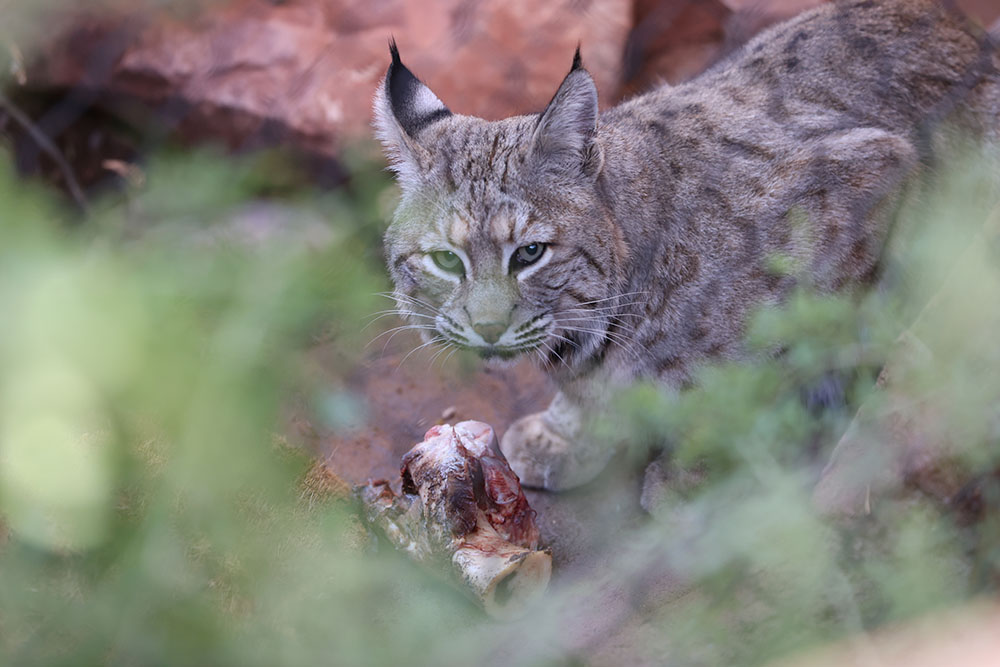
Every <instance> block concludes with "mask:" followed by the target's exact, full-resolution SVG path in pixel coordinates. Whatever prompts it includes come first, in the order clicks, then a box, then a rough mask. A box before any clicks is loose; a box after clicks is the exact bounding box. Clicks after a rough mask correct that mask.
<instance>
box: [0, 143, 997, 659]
mask: <svg viewBox="0 0 1000 667" xmlns="http://www.w3.org/2000/svg"><path fill="white" fill-rule="evenodd" d="M268 164H269V163H268V162H267V161H266V160H264V161H261V160H253V159H251V160H244V161H242V162H240V161H233V160H230V159H222V158H219V157H217V156H213V155H211V154H207V153H193V154H192V153H187V154H172V155H166V156H163V157H160V158H158V159H155V160H153V161H152V162H151V163H150V164H149V165H148V169H147V175H146V176H147V178H146V180H147V184H146V185H145V186H144V187H143V188H140V189H137V190H135V191H132V192H130V193H129V194H128V196H126V197H125V198H124V199H121V200H119V201H114V202H109V203H107V204H100V203H99V204H98V205H95V206H94V210H93V212H92V213H91V214H90V216H89V217H88V218H86V219H84V220H75V221H73V216H72V215H71V214H69V213H68V212H67V211H66V210H63V209H61V208H60V206H59V205H58V204H57V203H56V199H55V197H54V196H53V194H52V193H51V192H48V191H46V190H44V189H41V188H40V187H36V186H33V185H30V184H26V183H24V182H22V181H19V180H17V179H16V178H15V177H13V176H12V174H11V173H10V171H9V169H8V168H7V167H3V171H2V172H0V240H2V242H0V312H3V314H4V326H3V327H2V329H0V364H2V367H3V369H4V373H3V374H2V376H0V511H2V516H3V522H4V538H3V539H4V544H3V546H2V547H0V651H2V653H0V655H2V657H0V662H3V663H4V664H11V665H30V664H45V665H50V664H67V665H69V664H72V665H80V664H126V665H128V664H142V665H149V664H171V665H176V664H240V665H253V664H259V665H272V664H290V665H291V664H301V665H305V664H351V665H353V664H390V663H394V662H402V661H405V662H408V663H417V664H457V663H463V664H467V663H469V662H470V661H472V662H476V661H478V660H491V659H492V660H498V659H500V656H507V659H513V660H515V661H516V662H518V663H528V664H531V663H541V662H549V661H553V660H554V661H556V662H560V661H562V660H563V659H565V658H566V656H565V654H564V652H563V650H562V649H561V648H560V647H559V642H558V641H557V640H555V639H554V638H558V637H559V635H560V633H561V632H564V631H565V630H566V628H565V623H566V622H567V621H566V619H568V618H571V617H572V613H573V612H574V611H576V610H579V609H580V608H581V607H582V606H586V605H587V603H588V602H587V601H588V600H591V599H593V597H592V596H593V595H594V594H595V593H596V591H597V590H599V589H600V588H601V586H603V585H605V584H607V583H608V582H621V581H628V580H630V579H634V580H636V581H637V582H638V581H641V579H642V577H643V576H646V574H647V573H648V571H649V568H650V567H651V565H652V566H654V567H662V566H665V567H669V568H670V569H671V570H672V571H673V572H675V573H676V574H677V576H678V577H679V578H680V579H681V580H684V581H687V582H689V584H690V585H692V586H694V589H693V590H694V591H696V593H695V594H693V595H688V596H684V597H683V598H682V599H680V600H677V601H675V602H673V603H671V604H668V605H663V606H660V607H656V608H653V609H651V610H650V609H647V610H646V612H645V613H646V614H647V616H648V619H647V623H648V624H649V627H651V628H654V629H655V631H654V632H652V634H650V635H649V639H647V640H644V642H638V643H637V644H636V645H635V646H633V647H631V650H633V651H634V654H635V655H636V656H641V657H643V659H646V660H649V661H652V662H658V661H659V660H662V659H663V657H664V656H669V657H670V659H671V660H672V661H673V662H674V663H675V664H706V665H717V664H748V665H755V664H764V663H766V662H767V661H769V660H770V659H773V658H775V657H778V656H782V655H787V654H788V653H789V652H794V651H797V650H800V649H804V648H806V647H809V646H811V645H813V644H816V643H818V642H821V641H827V640H833V639H837V638H839V637H843V636H846V635H849V634H852V633H856V632H859V631H861V630H863V629H866V628H872V627H877V626H879V625H881V624H885V623H889V622H892V621H895V620H899V619H905V618H908V617H910V616H913V615H915V614H918V613H922V612H925V611H929V610H933V609H937V608H941V607H944V606H947V605H955V604H960V603H962V602H963V601H966V600H969V599H971V598H974V597H976V596H977V595H980V594H982V593H985V592H988V591H992V590H993V588H994V586H995V583H996V579H995V572H996V571H997V567H998V565H1000V555H998V554H1000V533H998V531H997V523H996V518H995V516H993V515H990V514H987V520H979V521H976V522H974V523H972V524H968V522H963V521H961V520H960V519H959V517H958V516H957V515H956V513H955V512H954V511H953V510H952V508H950V507H949V506H948V505H947V503H941V502H939V501H938V499H933V498H923V497H922V496H920V494H916V495H915V494H902V495H898V496H894V497H888V498H881V497H879V498H875V499H874V500H873V501H872V507H871V508H870V514H869V515H867V516H864V517H862V518H860V519H855V520H848V521H846V522H839V523H838V522H836V521H829V520H826V519H822V518H820V517H819V516H817V514H816V513H815V511H814V510H813V509H812V504H811V501H810V493H811V490H812V487H813V484H814V483H815V481H816V478H817V476H818V473H819V468H820V467H822V464H823V462H824V461H825V458H826V454H827V453H828V452H829V450H830V448H831V447H832V445H833V444H834V443H835V442H836V441H837V439H838V437H839V436H840V434H842V433H843V432H844V430H845V428H846V427H847V424H848V422H849V421H850V419H851V417H852V415H853V414H854V413H855V411H856V410H857V408H858V406H859V405H861V404H862V403H863V402H864V401H865V400H866V399H867V400H869V401H876V403H877V400H878V396H879V394H878V392H876V391H875V390H874V389H873V383H874V378H875V375H876V374H877V373H878V370H879V368H880V367H881V365H882V363H883V361H884V360H885V359H886V358H888V357H890V356H891V354H892V349H893V341H894V340H895V339H896V337H897V336H898V334H899V333H900V332H901V331H903V330H904V329H906V328H908V327H909V326H910V324H911V323H912V322H913V321H914V320H915V319H916V317H917V315H918V314H919V313H920V312H921V311H922V310H923V309H924V308H925V306H926V304H927V303H928V302H929V301H931V300H932V297H933V296H934V295H935V294H936V293H937V292H939V291H940V290H941V289H942V285H944V284H945V282H946V281H945V278H946V277H947V276H952V279H953V280H958V281H959V285H960V286H959V288H958V291H957V293H958V294H962V295H966V296H967V298H966V299H964V300H963V299H957V300H952V299H951V297H950V296H949V297H948V298H949V307H948V308H946V309H944V311H943V313H944V317H943V318H942V317H941V316H938V315H934V313H936V312H938V310H934V309H930V310H929V311H928V312H930V313H931V314H930V315H927V316H925V317H924V318H923V319H922V320H921V324H920V327H919V329H920V337H921V340H922V341H924V342H925V343H926V344H927V346H928V347H929V348H930V350H931V352H932V355H933V358H934V361H935V362H934V363H932V364H929V365H927V367H926V368H924V369H923V370H922V371H921V372H920V373H916V374H914V378H915V379H913V380H912V382H913V383H916V384H915V385H914V386H919V387H922V388H923V389H921V390H922V391H924V390H929V389H933V390H934V393H933V396H934V399H933V400H934V402H933V403H932V406H933V409H934V411H935V416H934V424H935V428H936V429H937V430H940V431H942V432H953V433H957V434H959V435H960V436H961V437H960V445H961V446H960V447H959V449H958V450H956V451H953V452H951V453H950V455H949V456H950V460H952V461H954V460H955V459H960V460H961V464H962V465H963V466H965V467H964V468H963V469H964V470H967V471H971V472H970V480H974V479H975V478H976V476H977V475H980V474H984V475H985V474H987V473H989V472H990V471H992V470H994V469H996V468H997V467H998V464H1000V461H998V452H1000V448H998V446H997V445H998V438H1000V433H998V422H997V420H996V416H997V415H996V408H995V406H996V404H997V403H996V399H997V398H998V397H1000V374H997V373H996V372H995V369H996V368H998V366H997V361H998V359H997V358H996V357H997V356H998V350H997V349H996V346H995V345H994V344H993V342H994V341H995V337H994V336H993V331H992V330H989V328H990V327H992V325H993V324H995V323H996V322H997V321H998V320H1000V316H998V312H997V311H998V309H1000V263H998V262H997V261H996V259H997V254H996V252H997V251H996V246H995V245H993V246H991V245H990V244H989V243H988V242H984V239H985V240H988V239H986V237H982V236H980V237H976V234H977V233H980V232H981V227H982V221H983V219H984V215H985V212H984V211H983V210H982V209H981V207H979V206H978V205H977V204H978V201H979V200H981V199H982V197H978V198H977V194H976V192H975V191H973V190H970V188H973V185H972V184H974V183H975V181H974V179H971V178H965V176H963V175H956V177H955V178H954V179H952V181H951V182H950V183H949V188H947V189H946V191H945V194H944V195H943V196H941V197H938V198H936V199H934V200H932V201H928V200H922V201H921V202H920V204H919V206H918V208H917V210H915V211H913V213H912V217H913V218H914V219H919V220H916V221H917V222H918V223H920V224H915V225H914V229H917V230H919V231H918V232H914V233H911V234H909V235H904V234H901V235H900V239H899V241H898V242H897V243H896V244H895V245H894V246H893V248H892V251H891V253H890V257H889V267H888V269H887V276H888V277H887V279H886V281H885V282H886V284H887V285H890V286H891V289H890V288H887V289H883V290H879V291H875V292H872V293H870V294H868V295H865V296H837V297H822V298H821V297H816V296H809V295H808V294H807V293H805V292H803V293H799V294H796V295H795V296H794V298H793V299H792V300H791V301H790V303H789V305H788V307H787V308H785V309H783V310H780V311H772V312H765V313H762V314H761V316H760V317H759V318H758V319H757V321H756V322H755V324H754V326H753V328H752V331H751V341H752V344H753V345H755V346H758V349H759V350H760V351H761V360H760V361H759V362H757V363H752V364H741V365H734V366H726V367H717V368H710V369H706V371H705V372H704V374H703V375H702V378H701V384H700V387H698V388H696V389H693V390H691V391H689V392H686V393H684V394H682V395H681V396H679V397H678V396H665V395H663V394H661V393H660V392H659V391H657V390H656V389H654V388H653V387H649V386H641V387H637V388H636V389H634V390H632V391H631V392H629V393H628V394H627V395H626V396H623V397H622V399H621V409H622V411H623V414H624V417H625V418H624V420H623V421H624V423H625V424H626V425H627V428H628V430H627V433H626V434H625V436H624V439H625V440H626V441H628V442H629V443H631V444H632V446H633V449H632V453H633V454H634V455H635V457H636V459H637V460H638V459H641V458H642V457H644V456H646V455H647V453H648V450H647V449H646V447H647V446H654V447H662V446H664V445H667V446H668V447H671V448H672V449H673V454H674V461H675V462H676V465H677V467H678V469H679V470H688V471H692V470H693V471H696V472H695V473H694V474H693V476H694V478H695V479H696V482H694V483H677V484H672V485H667V487H666V491H665V492H664V494H663V497H662V498H661V501H660V505H659V509H658V511H657V512H656V513H655V516H654V517H653V518H652V519H651V520H650V521H649V522H648V523H646V524H643V525H641V526H639V527H637V528H635V529H634V531H633V532H632V533H631V534H632V538H633V539H630V541H629V545H628V548H627V549H625V548H623V549H621V553H620V557H619V558H618V559H617V560H615V561H614V562H613V563H612V564H611V567H610V569H608V570H607V571H602V572H600V573H595V577H594V578H593V580H592V581H591V582H589V583H588V584H587V585H577V586H574V587H571V588H565V587H562V588H560V586H559V585H558V584H557V585H556V586H555V587H554V590H553V594H552V596H551V598H550V599H549V600H548V601H547V603H546V604H545V605H544V606H543V607H541V608H539V609H538V610H536V611H535V612H534V614H533V615H532V616H530V617H529V618H528V619H525V621H523V622H521V623H514V624H510V625H501V626H497V625H495V624H494V623H492V622H490V621H487V620H486V619H485V618H483V617H482V616H480V615H479V612H478V611H477V610H476V609H474V608H473V607H472V606H471V604H470V603H468V602H466V601H465V600H464V599H462V598H460V597H459V596H457V594H455V593H454V592H453V591H451V590H450V589H449V588H448V587H447V586H445V585H444V584H441V583H439V582H437V581H436V580H434V579H428V578H426V576H425V575H424V574H423V573H422V572H419V571H418V570H416V569H415V568H413V567H411V566H410V565H409V564H408V563H407V562H406V561H405V559H402V558H400V557H399V556H397V555H396V554H393V553H391V552H387V551H386V550H385V549H382V550H379V551H372V550H371V548H370V545H369V544H368V542H367V540H366V539H365V538H364V536H363V535H362V534H361V533H360V532H359V531H358V528H357V526H356V525H355V524H354V523H353V520H352V519H351V513H350V510H349V508H346V507H343V506H341V505H339V504H337V503H319V504H314V503H310V502H307V501H306V500H304V499H303V490H302V486H301V481H302V476H303V474H304V473H305V471H306V469H307V468H308V466H309V459H308V456H306V455H304V454H296V453H294V452H293V451H292V450H291V449H289V448H287V447H285V446H283V445H282V444H281V443H280V440H281V438H280V437H279V434H280V433H281V431H282V428H283V424H282V408H283V406H284V405H285V404H286V403H287V400H288V397H289V395H290V394H292V393H293V392H298V393H302V392H305V393H306V394H307V395H309V397H310V402H311V403H313V404H320V403H322V401H323V400H324V397H327V396H328V394H329V392H331V391H333V390H335V389H336V387H333V386H324V385H323V384H322V383H317V382H316V381H315V380H314V379H310V377H311V376H310V375H309V374H308V373H307V372H306V371H307V368H306V365H307V361H306V356H305V355H306V352H307V351H308V350H309V348H310V347H311V346H313V345H315V344H316V343H317V342H319V341H333V343H334V345H336V346H338V347H339V348H340V349H342V350H344V351H346V355H345V358H347V359H351V358H355V357H356V356H358V355H360V352H358V351H359V350H360V349H361V347H362V346H363V340H362V339H361V338H360V337H359V336H360V334H359V328H360V327H358V326H356V323H358V322H364V321H367V319H369V318H370V313H372V312H373V311H374V310H376V309H377V308H378V307H379V305H378V304H376V303H373V297H372V295H373V294H374V293H375V292H378V291H380V290H382V289H384V288H385V285H384V278H383V277H382V275H383V269H382V267H381V260H380V258H379V251H378V242H377V236H378V233H379V230H380V225H381V222H380V220H381V219H382V217H383V216H384V214H385V210H386V206H387V203H386V202H387V199H386V198H387V190H386V188H387V187H388V183H387V180H386V177H385V175H384V174H381V173H379V171H378V169H377V168H373V167H370V166H366V165H365V164H364V163H359V164H358V165H355V167H354V171H355V177H354V178H353V179H352V182H351V186H350V187H348V188H345V189H343V190H341V191H339V192H337V193H334V194H322V193H316V192H306V193H303V194H302V195H301V196H298V197H291V198H286V199H285V200H284V201H282V202H280V203H275V202H270V203H265V202H262V201H260V200H259V199H258V194H259V192H260V187H261V186H260V183H261V179H262V178H263V177H262V175H261V174H262V171H261V170H262V165H263V168H264V173H266V170H267V168H268V167H267V166H268ZM971 173H974V171H970V174H971ZM265 180H266V179H265ZM388 192H389V195H390V200H391V191H388ZM262 206H263V207H265V209H264V211H265V214H263V215H260V214H255V213H254V211H255V210H256V209H255V207H262ZM258 213H259V212H258ZM941 220H948V221H949V224H948V225H947V226H945V225H942V224H941ZM262 225H263V226H262ZM267 225H275V226H276V227H275V228H274V229H270V230H269V228H268V227H267ZM993 242H994V243H995V239H994V240H993ZM970 243H972V248H973V252H972V253H971V254H970V251H969V250H968V248H969V246H970ZM956 258H961V260H960V261H958V262H956ZM956 265H957V266H958V270H957V271H956V268H955V267H956ZM956 274H957V278H956V277H955V276H956ZM953 289H954V288H953ZM952 301H954V302H953V303H952ZM776 342H780V345H778V346H776V345H775V343H776ZM779 348H780V350H779ZM347 370H348V369H347V368H343V369H342V371H343V372H344V373H346V371H347ZM333 380H334V384H335V378H334V379H333ZM331 426H333V427H336V424H331ZM983 488H984V489H985V490H986V497H988V496H989V494H991V493H992V494H996V491H997V490H996V488H995V485H994V486H990V485H989V484H987V485H986V486H984V487H983ZM991 573H992V574H991ZM415 656H418V657H415Z"/></svg>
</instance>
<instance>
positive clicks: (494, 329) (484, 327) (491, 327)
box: [472, 322, 507, 345]
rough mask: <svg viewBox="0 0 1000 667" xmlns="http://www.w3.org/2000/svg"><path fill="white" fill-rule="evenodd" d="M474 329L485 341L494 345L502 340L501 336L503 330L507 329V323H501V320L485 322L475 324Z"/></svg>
mask: <svg viewBox="0 0 1000 667" xmlns="http://www.w3.org/2000/svg"><path fill="white" fill-rule="evenodd" d="M472 329H473V331H475V332H476V333H477V334H479V335H480V336H482V338H483V340H484V341H486V342H487V343H488V344H490V345H492V344H493V343H495V342H497V341H498V340H500V336H502V335H503V332H504V331H506V330H507V325H506V324H501V323H500V322H483V323H480V324H473V325H472Z"/></svg>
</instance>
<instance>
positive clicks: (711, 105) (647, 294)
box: [375, 0, 1000, 490]
mask: <svg viewBox="0 0 1000 667" xmlns="http://www.w3.org/2000/svg"><path fill="white" fill-rule="evenodd" d="M996 44H997V41H996V39H995V36H993V38H991V36H990V35H988V34H985V33H983V31H981V30H979V29H977V28H975V27H974V26H971V25H970V24H969V23H968V22H967V20H966V19H965V18H964V17H963V16H962V15H960V14H957V13H955V12H953V11H952V10H950V9H949V8H946V7H945V6H943V5H941V4H938V3H936V2H932V1H931V0H881V1H879V0H840V1H835V2H831V3H829V4H825V5H822V6H820V7H819V8H817V9H815V10H812V11H809V12H807V13H804V14H802V15H800V16H799V17H797V18H794V19H792V20H791V21H788V22H786V23H784V24H781V25H778V26H776V27H774V28H772V29H770V30H768V31H766V32H764V33H762V34H761V35H759V36H758V37H757V38H755V39H754V40H752V41H751V42H749V43H748V44H746V45H745V46H744V47H743V48H742V49H741V50H739V51H738V52H737V53H735V54H732V55H731V56H729V57H728V58H727V59H725V60H724V61H723V62H720V63H718V64H717V65H716V66H714V67H713V68H711V69H710V70H709V71H707V72H706V73H704V74H702V75H701V76H700V77H698V78H697V79H696V80H694V81H691V82H689V83H685V84H683V85H679V86H676V87H670V86H666V85H665V86H662V87H659V88H656V89H655V90H652V91H651V92H648V93H646V94H644V95H640V96H638V97H635V98H634V99H631V100H628V101H626V102H623V103H621V104H619V105H618V106H616V107H614V108H611V109H608V110H606V111H604V112H603V113H599V112H598V104H597V90H596V87H595V85H594V82H593V80H592V79H591V77H590V75H589V74H588V73H587V71H586V69H584V68H583V65H582V63H581V58H580V53H579V49H578V50H577V53H576V56H575V57H574V59H573V63H572V67H571V68H570V71H569V74H567V75H566V77H565V79H564V80H563V82H562V84H561V85H560V86H559V88H558V90H557V92H556V93H555V96H554V97H553V98H552V100H551V102H549V104H548V106H547V107H546V109H545V110H544V111H543V112H542V113H540V114H533V115H526V116H517V117H513V118H507V119H504V120H500V121H496V122H489V121H485V120H482V119H479V118H473V117H469V116H462V115H457V114H453V113H452V112H451V111H449V109H448V108H447V107H446V106H445V105H444V104H443V103H442V102H441V100H439V99H438V97H437V96H436V95H435V94H434V93H433V92H431V90H430V89H429V88H428V87H427V86H426V85H424V84H423V83H422V82H421V81H420V80H418V79H417V78H416V77H415V76H414V75H413V74H412V73H411V72H410V71H409V70H408V69H407V68H406V67H405V66H404V65H403V63H402V62H401V60H400V56H399V52H398V50H397V48H396V46H395V43H394V42H393V43H391V44H390V51H391V56H392V64H391V65H390V66H389V69H388V71H387V73H386V76H385V79H384V80H383V82H382V84H381V85H380V86H379V88H378V90H377V92H376V96H375V126H376V131H377V136H378V137H379V139H380V140H381V141H382V143H383V144H384V146H385V149H386V152H387V154H388V157H389V159H390V162H391V166H392V168H393V169H394V171H395V172H396V174H397V178H398V181H399V184H400V186H401V190H402V197H401V200H400V203H399V206H398V209H397V211H396V213H395V218H394V221H393V223H392V224H391V225H390V227H389V230H388V232H387V233H386V239H385V240H386V248H387V256H388V264H389V269H390V271H391V274H392V277H393V280H394V282H395V285H396V295H397V300H398V305H399V307H400V309H401V310H402V311H403V312H404V314H405V315H406V317H408V318H409V319H410V321H412V322H413V323H414V327H415V328H419V329H421V330H422V332H423V334H424V335H425V339H426V340H427V341H428V342H430V341H436V342H440V343H442V344H444V345H450V346H455V347H458V348H463V349H470V350H474V351H476V352H477V353H479V354H480V355H481V356H482V357H484V358H487V359H500V360H504V359H513V358H515V357H518V356H520V355H529V356H533V357H534V358H535V359H536V360H537V363H538V364H540V365H541V366H542V367H543V368H544V369H545V370H546V371H547V372H548V373H549V374H550V375H551V377H553V378H554V380H555V381H556V383H557V385H558V386H559V389H560V391H559V393H558V394H557V395H556V397H555V399H554V400H553V401H552V403H551V405H549V407H548V409H547V410H545V411H544V412H541V413H538V414H533V415H529V416H526V417H523V418H521V419H520V420H518V421H516V422H515V423H514V424H513V425H512V426H511V427H510V428H509V429H508V430H507V432H506V434H505V435H504V438H503V440H502V443H501V449H502V450H503V452H504V453H505V454H506V456H507V458H508V459H509V461H510V463H511V465H512V466H513V468H514V470H515V471H516V472H517V473H518V475H519V476H520V477H521V480H522V482H523V483H524V484H525V485H528V486H532V487H541V488H546V489H551V490H560V489H567V488H570V487H573V486H577V485H580V484H583V483H585V482H587V481H588V480H590V479H592V478H593V477H595V476H596V475H597V474H598V473H599V472H600V471H601V470H602V468H604V467H605V465H606V464H607V462H608V460H609V459H610V457H611V456H612V455H613V450H612V449H611V448H608V447H606V446H602V444H601V443H596V442H591V441H589V440H588V438H587V436H586V434H585V433H584V431H583V428H582V424H583V423H584V419H585V417H587V416H588V415H589V414H590V413H591V412H592V411H593V410H595V409H599V408H600V406H601V403H602V401H603V399H604V396H605V393H604V392H605V389H606V388H608V387H614V386H621V385H624V384H627V383H628V382H630V381H633V380H635V379H637V378H641V377H653V378H656V379H658V380H659V381H660V382H661V383H662V384H664V385H665V386H667V387H671V388H677V389H680V388H683V387H685V386H686V385H688V384H689V383H690V382H691V380H692V373H693V370H694V369H695V368H696V367H697V366H698V365H699V364H702V363H705V362H706V361H709V360H713V359H738V358H741V357H744V356H745V353H744V350H743V346H742V338H743V334H744V329H745V325H746V322H747V318H748V315H749V314H750V313H751V312H752V311H753V310H754V309H756V308H758V307H760V306H762V305H765V304H776V303H780V302H781V300H782V298H783V297H784V296H785V295H787V293H788V292H789V290H790V289H791V288H792V287H793V286H794V284H795V282H796V279H795V278H793V277H791V276H788V275H783V274H781V273H778V272H775V271H773V270H771V269H770V268H769V267H770V266H771V264H770V263H769V258H771V257H772V256H773V255H775V254H781V255H784V256H788V257H791V258H793V259H794V260H796V261H797V262H798V263H799V264H800V265H801V266H803V267H804V273H805V277H806V280H807V281H808V282H809V283H810V285H811V286H813V287H815V288H817V289H820V290H839V289H844V288H849V287H851V286H858V285H863V284H865V283H869V282H870V281H871V280H872V278H873V276H874V274H875V272H876V269H877V268H878V262H879V255H880V252H881V249H882V247H883V242H884V240H885V238H886V235H887V233H888V231H889V228H890V224H891V222H892V217H893V211H894V208H895V205H896V204H897V203H898V201H899V199H900V198H901V197H902V196H903V191H904V187H905V186H906V184H907V183H912V182H914V179H915V178H916V177H917V176H918V175H921V174H928V173H930V172H931V171H932V170H931V169H930V168H929V167H931V166H932V165H933V164H935V163H936V161H937V160H940V159H941V158H942V157H943V156H944V155H945V154H946V153H947V152H948V149H949V146H951V145H952V144H953V143H954V140H955V138H956V136H957V135H958V133H959V132H958V131H959V130H960V131H961V133H962V135H963V136H972V137H973V138H974V139H975V140H976V141H977V142H978V143H979V145H981V146H983V147H984V150H987V154H991V155H992V156H994V158H995V156H996V155H997V154H998V153H997V151H998V150H1000V74H998V69H1000V54H998V51H997V49H996ZM988 151H992V153H989V152H988ZM796 220H804V222H801V223H800V222H796ZM802 225H805V226H806V227H807V230H806V231H807V233H800V231H801V230H799V229H798V227H801V226H802Z"/></svg>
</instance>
